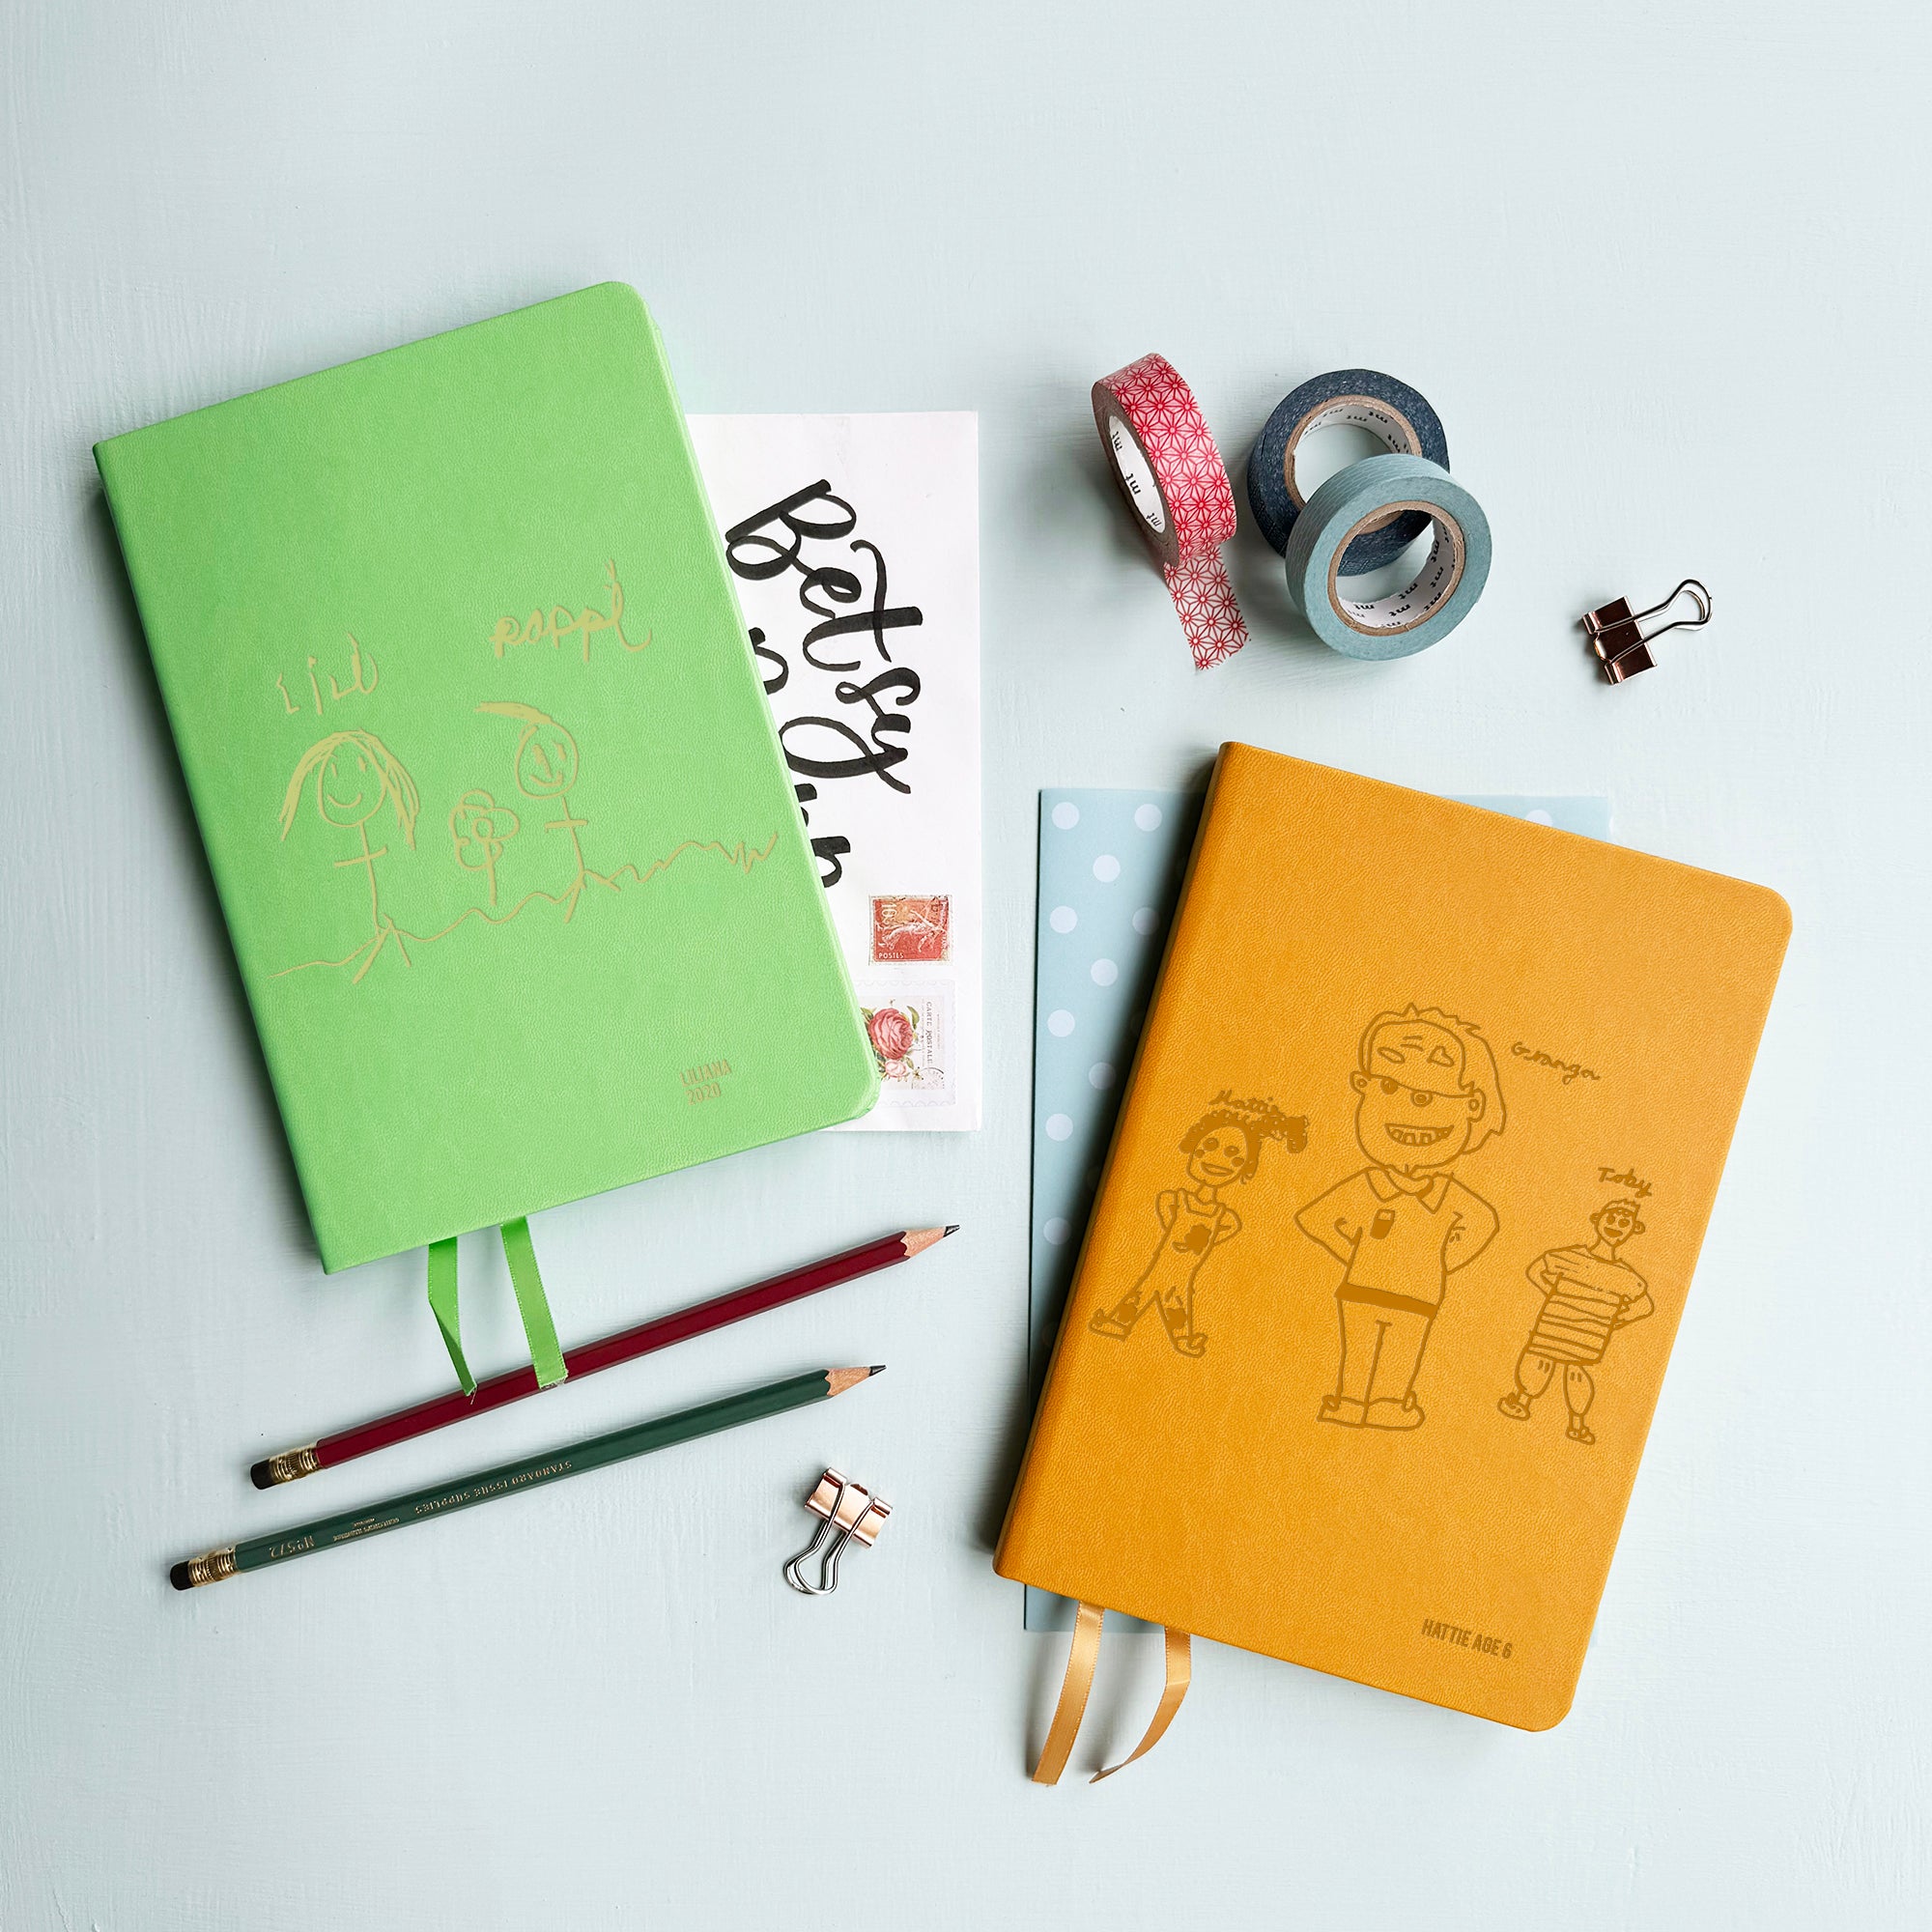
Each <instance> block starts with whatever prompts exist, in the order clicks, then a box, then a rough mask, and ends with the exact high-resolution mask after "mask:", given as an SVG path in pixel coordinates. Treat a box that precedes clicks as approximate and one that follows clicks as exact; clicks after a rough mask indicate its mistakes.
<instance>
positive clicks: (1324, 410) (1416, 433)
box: [1248, 369, 1449, 575]
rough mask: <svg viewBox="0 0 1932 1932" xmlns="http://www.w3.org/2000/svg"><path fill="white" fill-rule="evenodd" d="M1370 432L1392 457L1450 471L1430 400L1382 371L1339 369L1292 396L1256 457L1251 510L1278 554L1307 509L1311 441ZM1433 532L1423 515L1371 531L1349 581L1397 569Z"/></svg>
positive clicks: (1358, 543) (1358, 542)
mask: <svg viewBox="0 0 1932 1932" xmlns="http://www.w3.org/2000/svg"><path fill="white" fill-rule="evenodd" d="M1342 427H1347V428H1350V429H1357V430H1365V431H1366V432H1367V433H1368V434H1369V435H1370V436H1372V437H1374V438H1375V440H1377V441H1378V442H1379V443H1381V444H1382V446H1383V447H1384V448H1385V449H1387V450H1388V452H1389V453H1390V455H1392V456H1426V457H1427V458H1428V459H1429V460H1430V462H1432V463H1436V464H1440V465H1441V467H1442V468H1443V469H1448V468H1449V442H1448V439H1447V438H1446V437H1445V436H1444V435H1443V433H1442V423H1441V419H1440V418H1439V417H1438V416H1437V415H1436V413H1435V410H1434V409H1433V408H1432V407H1431V406H1430V403H1429V399H1428V398H1427V397H1426V396H1424V395H1421V394H1419V393H1418V392H1417V391H1416V390H1414V389H1411V388H1410V387H1409V386H1408V384H1406V383H1399V382H1397V381H1396V379H1395V378H1394V377H1393V376H1384V375H1383V374H1382V373H1381V372H1380V371H1379V370H1378V369H1332V370H1330V371H1329V373H1328V374H1327V375H1325V376H1314V377H1311V378H1310V379H1309V380H1308V381H1307V382H1305V383H1303V384H1301V385H1300V386H1299V387H1298V388H1293V389H1291V390H1290V391H1289V392H1288V394H1287V395H1285V396H1284V397H1283V398H1282V399H1281V401H1280V402H1279V403H1277V404H1276V405H1275V407H1274V413H1273V414H1272V415H1270V416H1269V417H1268V419H1267V421H1266V423H1265V424H1264V425H1263V428H1262V433H1261V435H1260V436H1259V437H1258V438H1257V439H1256V440H1255V446H1254V449H1253V450H1252V452H1251V453H1250V454H1249V457H1248V502H1249V505H1250V506H1251V507H1252V509H1253V510H1254V513H1255V522H1256V523H1257V524H1258V525H1259V526H1260V527H1261V533H1262V535H1263V536H1264V537H1265V538H1266V539H1267V541H1268V546H1269V548H1270V549H1271V550H1273V551H1274V552H1275V553H1276V554H1277V555H1278V554H1281V553H1282V552H1283V551H1285V550H1286V549H1287V548H1288V537H1289V532H1290V531H1291V530H1293V527H1294V525H1295V520H1296V519H1297V518H1298V517H1299V516H1300V515H1301V512H1302V508H1303V505H1304V504H1305V502H1306V501H1307V498H1306V497H1305V496H1304V495H1303V493H1302V490H1301V487H1300V485H1299V484H1298V483H1296V481H1295V477H1294V461H1295V454H1296V451H1297V450H1298V449H1299V448H1300V446H1301V441H1302V439H1303V438H1304V437H1309V436H1313V435H1316V434H1317V433H1319V432H1320V431H1321V430H1324V429H1337V428H1342ZM1428 527H1429V519H1428V518H1427V517H1426V516H1424V515H1423V514H1422V513H1421V512H1420V511H1416V510H1405V511H1402V512H1400V513H1398V514H1396V515H1394V516H1391V517H1389V518H1387V519H1386V520H1384V521H1383V522H1381V523H1379V524H1371V525H1370V526H1368V528H1367V529H1365V530H1364V531H1363V532H1362V534H1361V535H1360V536H1358V537H1357V538H1356V539H1355V540H1354V542H1353V543H1351V544H1350V546H1349V550H1348V554H1347V555H1346V556H1345V557H1344V558H1343V562H1342V568H1343V570H1344V572H1345V573H1348V574H1351V575H1352V574H1355V573H1358V572H1361V571H1366V570H1379V569H1380V568H1381V567H1382V566H1383V565H1384V564H1389V563H1393V562H1394V561H1395V560H1396V558H1397V557H1399V556H1400V555H1401V554H1403V552H1404V551H1405V550H1406V549H1407V547H1408V546H1409V545H1410V544H1411V543H1413V542H1414V541H1415V539H1416V538H1417V537H1419V536H1420V535H1421V534H1422V533H1423V531H1424V530H1426V529H1427V528H1428Z"/></svg>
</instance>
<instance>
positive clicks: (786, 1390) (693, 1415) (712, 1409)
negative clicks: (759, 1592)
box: [168, 1363, 885, 1590]
mask: <svg viewBox="0 0 1932 1932" xmlns="http://www.w3.org/2000/svg"><path fill="white" fill-rule="evenodd" d="M884 1366H885V1365H884V1364H883V1363H881V1364H880V1365H879V1366H878V1367H876V1368H870V1369H814V1370H813V1371H812V1372H811V1373H810V1375H806V1376H792V1377H790V1378H787V1379H786V1380H784V1381H781V1382H768V1383H767V1384H766V1385H765V1386H764V1387H763V1388H754V1389H747V1390H746V1391H745V1392H744V1394H742V1395H727V1396H725V1397H724V1398H723V1400H721V1401H718V1402H707V1403H705V1404H703V1405H702V1406H699V1407H697V1408H686V1409H680V1410H679V1411H678V1412H677V1414H675V1415H660V1416H656V1417H653V1418H652V1420H650V1421H649V1422H634V1423H633V1424H632V1425H631V1426H630V1428H628V1429H615V1430H612V1431H611V1434H610V1435H593V1436H592V1437H591V1438H590V1439H589V1441H587V1442H578V1443H573V1444H571V1445H570V1446H569V1447H567V1448H563V1449H554V1450H552V1451H550V1453H549V1454H547V1455H541V1456H530V1457H526V1459H525V1460H524V1461H523V1462H521V1463H502V1464H501V1465H500V1466H499V1467H497V1468H495V1469H483V1470H480V1471H479V1472H478V1473H477V1474H475V1475H473V1476H459V1477H458V1478H457V1479H456V1481H455V1482H453V1483H439V1484H438V1485H437V1486H436V1487H435V1488H434V1489H429V1490H413V1491H412V1492H410V1494H408V1495H406V1496H396V1497H394V1498H392V1499H391V1500H390V1501H388V1502H385V1503H376V1504H374V1505H373V1506H371V1507H370V1508H368V1509H361V1510H350V1511H345V1512H344V1513H343V1514H342V1515H341V1516H326V1517H321V1518H319V1519H318V1520H316V1521H314V1522H304V1523H298V1524H297V1526H296V1527H295V1528H294V1529H281V1530H274V1531H272V1532H270V1534H269V1535H267V1536H254V1537H250V1538H249V1539H248V1541H247V1542H246V1543H231V1544H228V1545H227V1546H225V1547H224V1548H220V1549H211V1550H210V1551H209V1552H208V1554H207V1555H205V1556H195V1557H191V1558H189V1560H188V1561H187V1562H185V1563H177V1564H176V1565H175V1566H174V1568H173V1569H172V1570H170V1571H169V1572H168V1580H169V1581H170V1582H171V1583H173V1585H174V1586H175V1588H176V1589H177V1590H195V1589H199V1588H200V1587H201V1585H202V1584H204V1583H218V1582H220V1581H221V1579H222V1578H223V1577H233V1576H237V1575H239V1574H240V1573H241V1571H243V1570H264V1569H267V1568H268V1566H269V1565H270V1563H286V1562H287V1561H288V1560H289V1559H290V1558H291V1557H292V1556H306V1555H308V1554H309V1552H310V1551H311V1550H315V1549H332V1548H335V1547H336V1546H337V1545H338V1544H343V1543H360V1542H361V1541H362V1539H363V1538H364V1537H367V1536H381V1535H382V1534H383V1532H384V1530H386V1529H402V1528H404V1527H406V1526H407V1525H408V1524H410V1523H412V1522H428V1521H430V1520H433V1519H434V1518H437V1517H440V1516H448V1515H449V1514H450V1513H451V1511H453V1510H460V1509H469V1508H472V1507H473V1506H474V1505H475V1504H477V1503H487V1502H490V1501H492V1500H494V1499H495V1498H496V1497H497V1496H505V1495H509V1494H511V1493H512V1492H515V1491H518V1490H531V1489H536V1488H538V1487H539V1486H540V1485H542V1484H544V1483H560V1482H561V1481H562V1480H563V1479H564V1478H565V1477H566V1476H581V1475H582V1474H583V1472H584V1471H585V1470H586V1469H602V1468H604V1467H606V1466H607V1465H608V1464H610V1463H625V1462H628V1461H629V1460H630V1459H631V1458H632V1457H633V1456H648V1455H649V1454H650V1453H651V1451H652V1450H653V1449H668V1448H669V1447H670V1446H671V1444H672V1443H673V1442H689V1441H690V1440H691V1439H692V1438H693V1437H694V1436H696V1435H715V1434H716V1433H717V1432H718V1431H719V1430H721V1429H735V1428H737V1426H738V1425H739V1424H740V1423H741V1422H756V1421H758V1420H759V1419H760V1417H763V1416H767V1415H780V1414H782V1413H783V1411H784V1410H786V1409H788V1408H803V1407H804V1406H805V1405H806V1404H807V1403H812V1402H826V1401H828V1400H830V1398H832V1397H833V1396H835V1395H843V1394H844V1393H845V1391H846V1390H847V1389H848V1388H852V1387H854V1386H855V1385H856V1384H858V1383H860V1382H862V1381H864V1380H866V1378H867V1377H868V1376H876V1375H879V1374H881V1373H883V1370H884Z"/></svg>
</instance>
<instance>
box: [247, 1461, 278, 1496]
mask: <svg viewBox="0 0 1932 1932" xmlns="http://www.w3.org/2000/svg"><path fill="white" fill-rule="evenodd" d="M248 1480H249V1481H250V1482H251V1483H253V1484H254V1485H255V1487H256V1488H257V1489H258V1490H272V1489H273V1488H274V1487H275V1479H274V1477H272V1476H271V1475H270V1473H269V1462H268V1458H267V1457H264V1458H263V1459H262V1461H261V1462H259V1463H256V1464H255V1466H254V1467H253V1468H252V1469H250V1470H249V1471H248Z"/></svg>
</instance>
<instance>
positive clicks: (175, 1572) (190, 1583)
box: [168, 1563, 194, 1590]
mask: <svg viewBox="0 0 1932 1932" xmlns="http://www.w3.org/2000/svg"><path fill="white" fill-rule="evenodd" d="M168 1581H169V1582H170V1583H172V1584H173V1585H174V1586H175V1588H176V1589H177V1590H192V1589H193V1588H194V1578H193V1577H190V1576H189V1575H188V1569H187V1565H186V1564H185V1563H177V1564H176V1565H175V1567H174V1568H173V1569H172V1570H170V1571H169V1572H168Z"/></svg>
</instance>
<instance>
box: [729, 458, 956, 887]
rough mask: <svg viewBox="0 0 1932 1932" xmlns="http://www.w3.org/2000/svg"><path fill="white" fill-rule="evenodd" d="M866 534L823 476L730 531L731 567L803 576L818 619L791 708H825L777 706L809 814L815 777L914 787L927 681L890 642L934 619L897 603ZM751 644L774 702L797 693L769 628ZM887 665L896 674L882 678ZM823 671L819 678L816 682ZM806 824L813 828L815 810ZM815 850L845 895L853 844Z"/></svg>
mask: <svg viewBox="0 0 1932 1932" xmlns="http://www.w3.org/2000/svg"><path fill="white" fill-rule="evenodd" d="M858 527H859V513H858V511H857V510H855V509H854V508H853V507H852V505H851V504H850V503H848V502H846V501H845V499H844V498H843V497H837V496H835V495H834V494H833V491H832V485H831V482H830V480H829V479H828V478H826V477H820V478H819V479H818V481H817V482H815V483H808V484H807V485H806V486H805V487H804V488H803V489H802V490H794V491H793V492H792V493H791V495H790V496H788V497H781V498H780V500H779V501H778V502H776V503H772V504H769V505H768V506H767V507H766V508H764V509H762V510H760V511H758V512H757V513H756V515H754V516H750V517H747V518H745V520H744V521H743V522H742V523H737V524H733V525H732V526H731V527H730V528H729V529H728V530H726V531H725V560H726V562H728V563H729V564H730V566H731V569H732V572H733V573H734V574H735V575H736V576H739V577H742V578H744V579H745V580H746V581H747V582H764V581H767V580H769V579H771V578H775V577H782V576H783V575H784V574H785V573H786V572H787V571H794V570H795V571H797V572H798V575H799V584H798V601H799V605H800V608H801V609H802V610H803V611H804V613H805V615H806V616H807V617H808V618H810V619H815V620H816V621H815V622H812V623H810V625H809V627H808V628H807V629H806V630H805V632H804V634H803V636H802V637H801V638H800V639H799V640H798V643H797V646H796V652H797V660H798V666H797V668H800V672H801V674H800V678H799V685H800V689H798V690H797V691H794V692H793V694H792V701H793V702H795V703H798V704H802V705H805V706H817V707H820V708H817V709H806V710H800V711H797V712H795V713H794V715H792V716H789V717H787V716H785V715H784V714H785V712H786V711H787V710H789V709H790V708H791V706H790V704H786V705H780V704H774V705H773V707H772V708H773V710H774V712H775V713H777V714H778V715H779V717H780V720H781V722H780V725H779V742H780V743H781V745H782V746H783V748H784V754H785V763H786V765H787V766H788V767H789V768H790V770H791V772H792V774H793V775H794V778H795V779H796V780H797V781H798V782H797V783H795V785H794V787H793V789H794V790H795V791H796V793H797V795H798V802H799V804H800V806H801V807H805V806H810V805H812V804H815V803H816V802H817V800H818V786H817V784H816V783H815V782H813V781H816V780H826V781H837V780H848V779H849V780H861V781H863V780H866V779H877V780H878V781H880V782H881V783H882V784H886V785H889V786H891V788H892V789H893V790H894V791H896V792H906V793H910V792H911V790H912V786H911V784H910V783H909V782H908V781H906V779H905V778H904V777H902V776H901V775H900V774H899V772H898V769H897V768H898V767H899V766H900V765H903V764H904V763H905V761H906V759H907V758H908V757H909V756H910V755H911V736H912V719H911V718H910V717H909V716H908V715H907V713H908V712H909V710H910V708H911V707H912V706H913V705H914V704H915V703H917V702H918V700H919V694H920V681H919V673H918V672H917V671H916V670H914V669H913V668H912V667H911V666H910V665H901V664H895V663H894V661H893V654H892V651H891V650H890V648H888V646H887V642H886V637H887V633H888V632H891V631H898V630H907V629H911V628H913V627H916V626H918V625H920V624H923V622H924V621H925V619H924V616H923V613H922V611H920V610H919V608H918V607H917V606H916V605H911V604H901V605H897V606H895V605H893V604H892V603H891V602H890V599H889V592H888V588H887V585H888V573H887V569H886V559H885V555H884V554H883V553H882V552H881V551H880V549H879V547H878V546H877V545H876V544H874V543H870V542H867V539H866V538H864V537H862V536H857V535H855V534H854V532H855V531H856V530H857V529H858ZM833 557H838V558H843V559H860V560H862V565H863V567H862V568H861V569H857V570H855V569H849V568H847V567H846V563H845V562H844V561H838V562H835V561H832V560H831V558H833ZM751 639H752V648H753V651H755V652H756V653H757V656H758V661H759V664H760V667H761V668H762V669H763V672H764V686H765V696H767V697H771V698H776V697H777V696H778V695H779V694H780V693H781V692H782V691H786V690H788V689H789V688H790V687H791V682H792V673H793V670H794V668H795V667H794V664H793V661H792V659H791V657H790V656H788V655H787V653H786V651H785V650H784V649H783V648H782V647H781V646H779V645H777V644H776V643H775V642H774V640H773V639H771V638H769V637H768V636H767V635H766V634H765V632H763V631H762V630H759V629H756V628H753V631H752V633H751ZM881 664H883V665H884V666H886V667H887V668H885V669H884V670H879V669H877V668H876V667H877V666H878V665H881ZM814 672H815V673H817V677H816V678H813V677H811V676H810V673H814ZM853 672H860V673H870V674H869V675H864V676H861V677H854V676H852V675H851V673H853ZM827 678H830V679H832V680H833V682H832V685H831V689H830V700H831V702H833V703H836V704H837V705H838V706H839V707H841V708H840V709H839V710H838V711H837V712H832V711H829V710H827V709H825V708H823V707H825V705H826V703H827V698H826V695H825V694H826V686H825V683H824V680H825V679H827ZM808 694H810V695H808ZM805 820H806V824H807V826H808V827H810V824H811V813H810V811H807V812H806V813H805ZM811 849H812V852H813V854H814V855H815V856H816V857H817V860H818V864H819V883H820V884H821V885H825V886H828V887H829V886H836V885H837V884H838V881H839V879H840V878H841V877H842V876H843V874H844V869H845V868H844V864H843V860H844V855H845V854H846V853H848V852H850V851H851V849H852V841H851V840H850V839H849V838H846V837H844V835H843V834H841V833H837V832H827V831H824V830H822V829H821V830H819V831H817V832H816V833H814V834H813V836H812V840H811Z"/></svg>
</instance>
